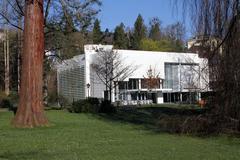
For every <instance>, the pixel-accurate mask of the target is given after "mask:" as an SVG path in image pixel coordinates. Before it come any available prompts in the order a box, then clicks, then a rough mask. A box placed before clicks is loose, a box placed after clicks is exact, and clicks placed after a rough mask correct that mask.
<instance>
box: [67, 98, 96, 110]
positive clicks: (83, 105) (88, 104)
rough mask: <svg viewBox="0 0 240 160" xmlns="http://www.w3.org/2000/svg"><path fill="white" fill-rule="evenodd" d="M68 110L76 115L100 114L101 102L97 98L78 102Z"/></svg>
mask: <svg viewBox="0 0 240 160" xmlns="http://www.w3.org/2000/svg"><path fill="white" fill-rule="evenodd" d="M68 110H69V111H70V112H74V113H98V111H99V101H98V99H97V98H88V99H85V100H78V101H76V102H73V104H72V107H70V108H68Z"/></svg>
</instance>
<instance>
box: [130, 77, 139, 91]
mask: <svg viewBox="0 0 240 160" xmlns="http://www.w3.org/2000/svg"><path fill="white" fill-rule="evenodd" d="M128 89H129V90H133V89H139V80H138V79H129V81H128Z"/></svg>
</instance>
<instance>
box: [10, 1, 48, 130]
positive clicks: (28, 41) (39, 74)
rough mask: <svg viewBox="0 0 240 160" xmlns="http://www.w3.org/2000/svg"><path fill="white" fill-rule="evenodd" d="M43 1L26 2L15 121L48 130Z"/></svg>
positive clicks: (20, 125) (17, 125) (18, 125)
mask: <svg viewBox="0 0 240 160" xmlns="http://www.w3.org/2000/svg"><path fill="white" fill-rule="evenodd" d="M43 27H44V18H43V0H25V19H24V42H23V54H22V70H21V82H20V83H21V86H20V100H19V104H18V110H17V114H16V116H15V117H14V119H13V125H14V126H16V127H29V128H31V127H36V126H46V125H47V124H48V120H47V118H46V117H45V115H44V109H43V95H42V87H43V55H44V28H43Z"/></svg>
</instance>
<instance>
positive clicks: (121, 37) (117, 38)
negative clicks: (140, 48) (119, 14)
mask: <svg viewBox="0 0 240 160" xmlns="http://www.w3.org/2000/svg"><path fill="white" fill-rule="evenodd" d="M124 28H125V26H124V24H123V23H121V24H120V25H119V26H117V27H116V29H115V31H114V38H113V39H114V47H115V48H118V49H127V46H128V39H127V36H126V34H125V31H124Z"/></svg>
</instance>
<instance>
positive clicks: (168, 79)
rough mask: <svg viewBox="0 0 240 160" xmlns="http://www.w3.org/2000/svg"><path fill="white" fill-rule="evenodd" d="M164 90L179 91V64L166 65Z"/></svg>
mask: <svg viewBox="0 0 240 160" xmlns="http://www.w3.org/2000/svg"><path fill="white" fill-rule="evenodd" d="M164 67H165V68H164V69H165V80H164V83H163V88H171V89H174V90H177V89H179V74H178V73H179V64H173V63H166V64H165V66H164Z"/></svg>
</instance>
